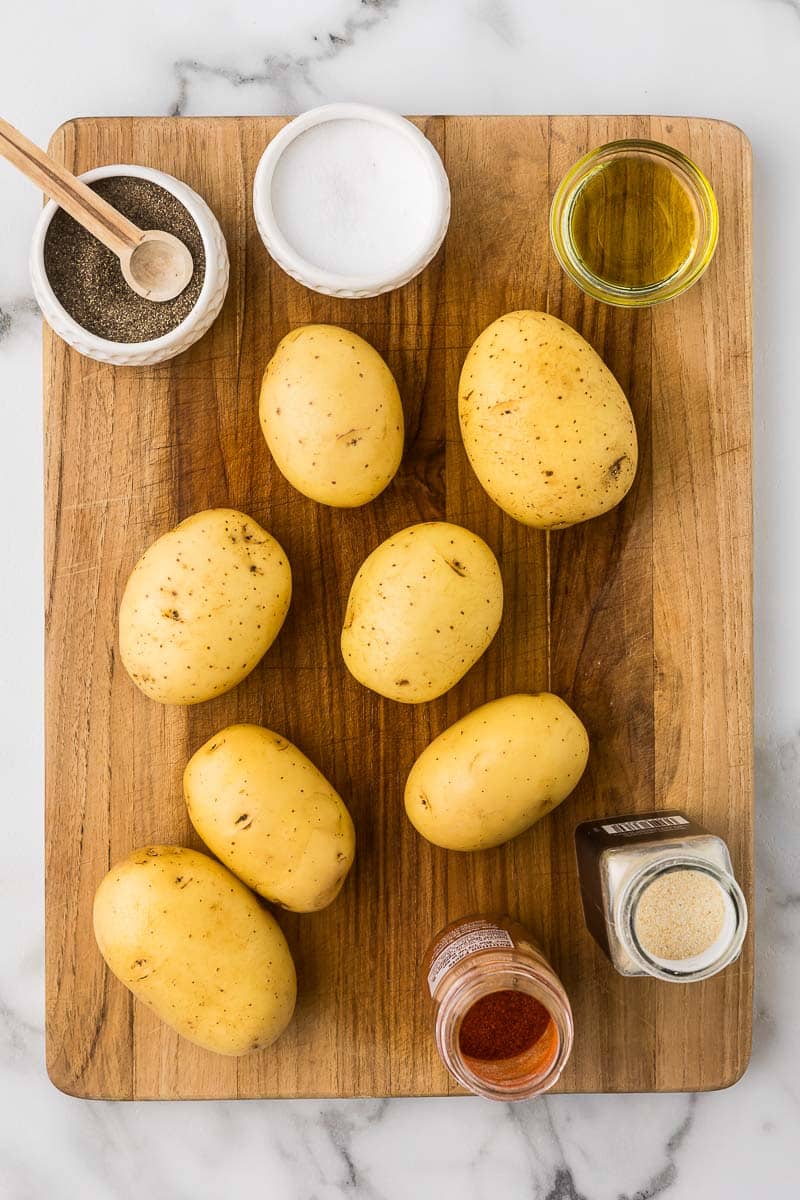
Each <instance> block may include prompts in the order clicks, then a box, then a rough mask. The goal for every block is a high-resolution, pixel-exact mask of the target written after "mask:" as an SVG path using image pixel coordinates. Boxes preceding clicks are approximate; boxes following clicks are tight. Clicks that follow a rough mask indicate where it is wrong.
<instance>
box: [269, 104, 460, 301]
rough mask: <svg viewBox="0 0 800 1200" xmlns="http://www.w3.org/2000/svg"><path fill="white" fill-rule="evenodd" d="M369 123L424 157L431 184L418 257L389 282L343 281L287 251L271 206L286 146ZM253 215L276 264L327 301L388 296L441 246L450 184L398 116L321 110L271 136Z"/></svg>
mask: <svg viewBox="0 0 800 1200" xmlns="http://www.w3.org/2000/svg"><path fill="white" fill-rule="evenodd" d="M341 120H356V121H369V122H372V123H374V124H376V125H382V126H386V127H389V128H390V129H393V130H395V131H396V132H398V133H401V134H402V135H403V136H404V137H406V138H408V139H409V140H410V141H411V143H412V144H413V145H414V147H415V148H416V149H417V151H418V152H419V154H420V155H421V156H422V157H423V159H424V161H425V163H426V165H427V168H428V171H429V172H430V177H431V180H432V183H433V189H432V190H433V194H434V197H435V204H434V208H433V211H432V212H431V214H430V222H429V231H430V232H429V235H428V237H427V238H426V239H425V242H424V245H423V246H422V248H421V249H420V250H419V252H418V253H416V254H414V255H413V256H412V257H410V258H409V259H408V261H407V262H405V263H404V264H403V266H402V268H400V269H399V270H397V271H396V272H395V273H393V274H392V275H391V276H386V275H381V274H375V275H373V276H369V275H342V274H336V273H334V272H332V271H326V270H324V269H323V268H321V267H319V266H317V265H316V263H311V262H309V261H308V260H307V259H305V258H304V257H303V256H302V255H301V254H299V253H298V252H297V250H296V249H295V248H294V247H293V246H292V245H290V243H289V242H288V241H287V240H286V238H285V237H284V234H283V232H282V231H281V229H280V228H279V226H278V224H277V222H276V220H275V214H274V212H273V206H272V179H273V175H274V173H275V167H276V165H277V163H278V160H279V159H280V157H281V155H282V154H283V153H284V151H285V150H286V148H287V146H288V145H289V144H290V143H291V142H292V141H294V139H295V138H297V137H299V136H300V134H302V133H305V132H306V131H307V130H309V129H311V128H312V127H314V126H317V125H323V124H325V123H326V122H328V121H341ZM253 211H254V214H255V219H256V225H257V226H258V232H259V233H260V234H261V239H262V241H263V242H264V245H265V246H266V247H267V250H268V251H269V253H270V254H271V256H272V257H273V258H274V259H275V261H276V263H277V264H278V265H279V266H280V267H282V268H283V270H284V271H285V272H286V273H287V275H291V276H292V278H293V279H296V280H297V282H298V283H302V284H303V286H304V287H307V288H311V290H312V291H315V292H323V293H324V294H325V295H327V296H344V297H348V298H352V299H359V298H361V297H365V296H378V295H380V294H381V293H382V292H390V291H393V290H394V289H395V288H399V287H402V286H403V284H406V283H408V282H409V280H411V279H413V278H414V276H415V275H418V274H419V273H420V271H422V270H423V269H424V268H425V267H426V266H427V265H428V263H429V262H430V261H431V259H432V258H433V256H434V255H435V254H436V251H437V250H438V249H439V247H440V246H441V244H442V241H443V240H444V235H445V233H446V232H447V226H448V223H449V221H450V184H449V182H448V179H447V172H446V171H445V169H444V166H443V165H442V160H441V158H440V157H439V155H438V154H437V152H436V150H435V148H434V147H433V145H432V144H431V143H430V142H429V141H428V139H427V138H426V137H425V135H424V134H423V133H421V132H420V131H419V129H417V127H416V125H413V124H412V123H411V121H407V120H406V119H405V117H401V116H398V114H397V113H393V112H387V111H386V110H385V109H382V108H373V107H371V106H370V105H366V104H325V105H322V107H320V108H312V109H310V110H309V111H308V112H305V113H302V114H301V115H300V116H299V117H295V119H294V120H293V121H291V122H290V123H289V124H288V125H285V126H284V128H283V129H282V130H281V131H280V133H278V134H276V135H275V137H274V138H273V139H272V141H271V142H270V143H269V145H268V146H267V148H266V150H265V151H264V153H263V154H262V156H261V160H260V162H259V164H258V167H257V169H256V175H255V181H254V183H253Z"/></svg>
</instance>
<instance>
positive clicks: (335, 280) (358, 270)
mask: <svg viewBox="0 0 800 1200" xmlns="http://www.w3.org/2000/svg"><path fill="white" fill-rule="evenodd" d="M253 210H254V212H255V218H256V224H257V226H258V231H259V233H260V234H261V237H262V240H263V242H264V245H265V246H266V247H267V250H268V251H269V253H270V254H271V255H272V257H273V258H274V259H275V261H276V262H277V263H278V265H279V266H280V267H282V268H283V270H284V271H286V272H287V274H289V275H291V276H292V278H293V279H296V280H297V281H298V282H299V283H302V284H303V285H304V286H305V287H308V288H311V289H312V290H313V291H315V292H324V293H325V294H326V295H329V296H346V297H352V298H359V297H362V296H377V295H380V294H381V293H382V292H389V291H392V290H394V289H395V288H399V287H402V286H403V284H406V283H408V282H409V280H411V279H413V278H414V276H415V275H418V274H419V273H420V271H422V270H423V269H424V268H425V267H426V266H427V265H428V263H429V262H430V261H431V259H432V258H433V256H434V255H435V254H436V251H437V250H438V249H439V247H440V246H441V244H442V240H443V239H444V235H445V233H446V231H447V225H448V222H449V220H450V186H449V183H448V180H447V174H446V172H445V169H444V167H443V166H442V160H441V159H440V157H439V155H438V154H437V152H436V150H435V149H434V147H433V145H432V144H431V143H430V142H429V141H428V139H427V138H426V137H425V136H424V134H423V133H421V132H420V130H419V129H417V127H416V125H413V124H412V123H411V121H407V120H406V119H405V117H400V116H398V115H397V114H396V113H391V112H386V111H385V110H384V109H380V108H372V107H370V106H368V105H365V104H326V105H323V106H322V107H321V108H313V109H311V110H310V111H309V112H305V113H303V114H302V115H301V116H299V117H296V118H295V119H294V120H293V121H291V122H290V123H289V124H288V125H286V126H284V128H283V129H282V130H281V131H280V133H278V134H277V135H276V136H275V137H274V138H273V139H272V141H271V142H270V143H269V145H268V146H267V148H266V150H265V151H264V153H263V155H262V156H261V161H260V162H259V164H258V169H257V170H256V176H255V182H254V185H253Z"/></svg>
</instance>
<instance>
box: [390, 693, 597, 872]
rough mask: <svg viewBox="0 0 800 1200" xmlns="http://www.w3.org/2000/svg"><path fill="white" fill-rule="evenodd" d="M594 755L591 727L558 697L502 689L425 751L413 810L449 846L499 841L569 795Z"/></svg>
mask: <svg viewBox="0 0 800 1200" xmlns="http://www.w3.org/2000/svg"><path fill="white" fill-rule="evenodd" d="M588 755H589V738H588V736H587V733H586V730H585V729H584V727H583V725H582V724H581V722H580V720H579V719H578V717H577V716H576V715H575V713H574V712H573V711H572V709H571V708H570V707H569V705H568V704H566V703H565V702H564V701H563V700H561V699H560V698H559V697H558V696H554V695H552V694H551V693H550V692H541V693H539V694H538V695H524V694H523V695H514V696H503V697H502V698H501V699H499V700H491V701H490V702H489V703H488V704H482V705H481V706H480V708H476V709H473V711H472V712H471V713H468V714H467V716H465V717H462V719H461V720H460V721H456V723H455V724H454V725H451V726H450V727H449V728H448V729H445V731H444V732H443V733H441V734H440V735H439V737H437V738H436V739H435V740H434V741H432V742H431V744H430V745H429V746H427V747H426V749H425V750H423V751H422V754H420V756H419V758H418V759H417V761H416V762H415V763H414V766H413V767H412V768H411V773H410V774H409V776H408V781H407V783H406V789H405V806H406V813H407V814H408V818H409V820H410V821H411V824H412V825H413V826H414V828H415V829H416V830H417V831H418V832H419V833H421V834H422V836H423V837H425V838H427V839H428V841H429V842H433V843H434V844H435V845H437V846H443V847H444V848H445V849H447V850H485V849H487V848H489V847H491V846H500V845H502V843H503V842H507V841H509V840H510V839H511V838H514V837H517V835H518V834H520V833H523V832H524V831H525V830H526V829H528V828H529V827H530V826H531V825H533V824H534V823H535V822H536V821H539V820H540V819H541V818H542V817H543V816H545V815H546V814H547V813H549V812H551V811H552V810H553V809H554V808H555V807H556V806H557V805H559V804H560V803H561V801H562V800H564V799H566V797H567V796H568V795H569V794H570V792H571V791H572V790H573V788H574V787H575V786H576V784H577V783H578V780H579V779H580V777H581V775H582V774H583V772H584V769H585V767H586V762H587V759H588Z"/></svg>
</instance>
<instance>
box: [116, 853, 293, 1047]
mask: <svg viewBox="0 0 800 1200" xmlns="http://www.w3.org/2000/svg"><path fill="white" fill-rule="evenodd" d="M94 933H95V937H96V939H97V945H98V946H99V948H100V953H101V954H102V956H103V958H104V959H105V961H106V963H107V964H108V966H109V968H110V970H111V971H113V973H114V974H115V975H116V977H117V979H119V980H120V981H121V982H122V983H124V984H125V986H126V987H127V988H129V989H130V990H131V991H132V992H133V994H134V996H135V997H136V998H137V1000H141V1001H142V1003H143V1004H146V1005H148V1007H150V1008H152V1009H153V1011H154V1012H155V1013H156V1014H157V1015H158V1016H159V1017H160V1018H161V1020H162V1021H166V1023H167V1024H168V1025H171V1026H172V1028H173V1029H175V1030H177V1032H178V1033H180V1034H182V1035H183V1037H185V1038H188V1039H189V1041H191V1042H195V1043H196V1044H197V1045H198V1046H203V1047H204V1048H205V1049H206V1050H214V1051H216V1053H217V1054H246V1053H247V1052H248V1051H249V1050H261V1049H263V1047H264V1046H269V1044H270V1043H271V1042H274V1041H275V1038H277V1037H278V1036H279V1035H280V1034H281V1033H283V1031H284V1029H285V1028H286V1026H287V1025H288V1024H289V1021H290V1020H291V1018H292V1013H293V1011H294V1005H295V997H296V991H297V985H296V978H295V969H294V963H293V961H292V956H291V954H290V952H289V947H288V945H287V944H286V938H285V937H284V936H283V934H282V933H281V930H280V928H279V926H278V923H277V921H276V920H275V918H274V917H272V916H270V914H269V913H268V912H267V911H266V910H265V909H264V908H262V906H261V904H260V903H259V901H258V900H257V899H256V897H255V896H254V895H253V893H252V892H250V891H248V890H247V888H246V887H245V886H244V884H242V883H240V882H239V880H238V879H236V878H235V877H234V876H233V875H231V873H230V871H228V870H227V869H226V868H225V867H223V866H222V865H221V864H220V863H218V862H215V861H214V860H213V859H212V858H209V857H208V855H206V854H199V853H198V852H197V851H196V850H186V849H184V848H183V847H182V846H144V847H142V849H140V850H134V851H133V853H132V854H129V855H128V857H127V858H124V859H123V860H122V861H121V862H118V863H117V864H116V865H115V866H113V867H112V868H111V870H110V871H109V872H108V874H107V875H106V877H105V878H104V879H103V880H102V882H101V884H100V886H99V887H98V889H97V893H96V895H95V899H94Z"/></svg>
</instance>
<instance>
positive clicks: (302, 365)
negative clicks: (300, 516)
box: [259, 325, 403, 508]
mask: <svg viewBox="0 0 800 1200" xmlns="http://www.w3.org/2000/svg"><path fill="white" fill-rule="evenodd" d="M259 414H260V418H261V429H262V432H263V434H264V437H265V438H266V440H267V445H268V446H269V448H270V451H271V453H272V457H273V458H274V459H275V462H276V463H277V465H278V469H279V470H280V472H281V474H282V475H284V476H285V477H286V479H288V481H289V483H290V484H291V485H292V487H295V488H297V490H298V492H302V494H303V495H304V496H309V497H310V498H311V499H312V500H316V501H317V502H318V503H320V504H328V505H331V506H332V507H334V508H357V507H359V506H360V505H362V504H368V503H369V501H370V500H374V499H375V497H376V496H377V495H379V494H380V493H381V492H382V491H383V489H384V488H385V487H386V486H387V485H388V484H389V483H390V482H391V481H392V479H394V476H395V474H396V472H397V468H398V467H399V466H400V459H401V458H402V456H403V406H402V404H401V402H400V393H399V392H398V390H397V384H396V383H395V380H394V376H393V375H392V372H391V371H390V370H389V368H388V367H387V365H386V363H385V362H384V361H383V359H382V358H381V356H380V354H378V352H377V350H375V349H374V348H373V347H372V346H370V344H369V342H365V341H364V339H363V338H360V337H358V335H357V334H355V333H351V332H350V330H348V329H340V328H339V327H338V326H337V325H304V326H302V327H301V328H300V329H294V330H292V332H291V333H287V335H286V337H285V338H283V340H282V341H281V342H280V343H279V345H278V348H277V350H276V351H275V353H274V355H273V356H272V358H271V359H270V361H269V363H268V364H267V369H266V371H265V372H264V380H263V383H262V385H261V398H260V401H259Z"/></svg>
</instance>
